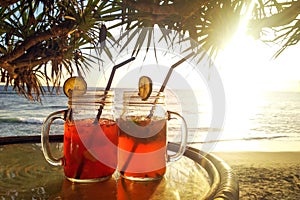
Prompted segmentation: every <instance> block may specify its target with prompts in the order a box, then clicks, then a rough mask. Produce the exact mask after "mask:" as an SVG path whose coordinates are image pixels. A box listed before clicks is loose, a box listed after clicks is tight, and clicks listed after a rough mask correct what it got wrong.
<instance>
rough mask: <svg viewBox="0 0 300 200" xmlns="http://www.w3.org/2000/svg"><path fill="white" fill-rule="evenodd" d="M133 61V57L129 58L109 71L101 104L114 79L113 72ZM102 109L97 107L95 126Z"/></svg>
mask: <svg viewBox="0 0 300 200" xmlns="http://www.w3.org/2000/svg"><path fill="white" fill-rule="evenodd" d="M134 59H135V57H131V58H129V59H128V60H125V61H124V62H122V63H120V64H118V65H115V66H114V67H113V68H112V71H111V74H110V77H109V80H108V82H107V85H106V88H105V91H104V96H103V98H102V102H104V100H105V98H106V94H107V92H108V90H109V89H110V86H111V83H112V81H113V78H114V75H115V72H116V70H117V69H118V68H120V67H122V66H123V65H126V64H127V63H129V62H131V61H133V60H134ZM103 107H104V104H102V103H101V104H100V106H99V109H98V113H97V116H96V118H95V121H94V124H97V123H98V121H99V119H100V117H101V114H102V110H103Z"/></svg>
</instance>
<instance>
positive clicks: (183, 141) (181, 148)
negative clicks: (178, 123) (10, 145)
mask: <svg viewBox="0 0 300 200" xmlns="http://www.w3.org/2000/svg"><path fill="white" fill-rule="evenodd" d="M167 113H168V120H170V119H173V118H172V115H176V116H178V117H179V118H180V119H181V120H182V122H183V130H182V131H181V143H180V146H179V149H178V151H177V153H175V154H174V155H168V162H174V161H177V160H178V159H180V158H181V156H182V155H183V154H184V152H185V148H186V145H187V135H188V131H187V124H186V121H185V119H184V118H183V117H182V116H181V115H180V114H178V113H177V112H173V111H167Z"/></svg>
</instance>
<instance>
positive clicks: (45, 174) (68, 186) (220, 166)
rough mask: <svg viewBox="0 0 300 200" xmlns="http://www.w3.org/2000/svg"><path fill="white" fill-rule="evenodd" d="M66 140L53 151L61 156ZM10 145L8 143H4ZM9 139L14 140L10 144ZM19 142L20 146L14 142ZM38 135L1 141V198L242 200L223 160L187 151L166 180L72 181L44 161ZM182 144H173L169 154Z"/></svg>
mask: <svg viewBox="0 0 300 200" xmlns="http://www.w3.org/2000/svg"><path fill="white" fill-rule="evenodd" d="M60 140H62V137H57V136H55V137H53V138H52V141H53V142H52V143H51V148H52V152H54V153H55V154H56V156H58V157H59V156H61V154H62V147H63V145H62V143H61V141H60ZM5 141H6V142H5ZM8 141H9V142H8ZM14 141H15V142H14ZM38 141H39V136H35V137H31V138H30V137H24V139H22V138H17V139H16V138H11V137H10V138H7V139H6V140H5V139H3V138H1V139H0V162H1V163H0V164H1V166H0V198H2V199H105V200H110V199H117V200H129V199H133V200H140V199H141V200H145V199H152V200H156V199H159V200H163V199H168V200H169V199H188V200H190V199H217V198H218V197H222V199H238V193H239V191H238V181H237V178H236V177H235V175H234V173H233V172H232V171H231V168H230V167H229V166H228V165H227V164H226V163H225V162H224V161H222V160H221V159H220V158H218V157H216V156H214V155H212V154H206V153H205V152H202V151H200V150H197V149H195V148H191V147H188V148H187V150H186V152H185V154H184V157H183V158H182V159H180V160H179V161H177V162H174V163H171V164H169V165H168V166H167V172H166V174H165V176H164V178H163V179H161V180H160V181H153V182H134V181H129V180H125V179H122V178H120V177H119V176H118V174H117V173H115V174H114V175H113V176H112V177H111V178H110V179H109V180H107V181H104V182H98V183H85V184H83V183H80V184H79V183H72V182H70V181H68V180H66V179H65V177H64V175H63V169H62V168H60V167H53V166H50V165H49V164H48V163H47V162H46V161H45V159H44V157H43V154H42V151H41V145H40V143H39V142H38ZM177 149H178V145H177V144H175V143H169V144H168V150H169V151H176V150H177Z"/></svg>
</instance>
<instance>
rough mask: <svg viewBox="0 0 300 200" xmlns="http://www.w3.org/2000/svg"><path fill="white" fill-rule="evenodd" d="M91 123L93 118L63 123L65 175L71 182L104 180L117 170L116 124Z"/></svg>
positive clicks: (108, 121)
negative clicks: (74, 180) (75, 180)
mask: <svg viewBox="0 0 300 200" xmlns="http://www.w3.org/2000/svg"><path fill="white" fill-rule="evenodd" d="M93 122H94V119H85V120H74V121H66V122H65V130H64V172H65V175H66V177H68V178H69V179H71V180H72V179H77V180H89V179H93V180H95V181H96V180H101V179H106V178H109V177H110V176H111V175H112V174H113V173H114V171H115V169H116V167H117V148H116V146H117V143H118V127H117V125H116V122H115V121H113V120H109V119H100V120H99V123H98V124H94V123H93ZM91 181H92V180H91Z"/></svg>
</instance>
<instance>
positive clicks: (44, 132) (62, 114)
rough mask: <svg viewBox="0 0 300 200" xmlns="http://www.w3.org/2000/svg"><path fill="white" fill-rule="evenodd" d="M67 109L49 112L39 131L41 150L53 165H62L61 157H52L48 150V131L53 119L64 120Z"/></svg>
mask: <svg viewBox="0 0 300 200" xmlns="http://www.w3.org/2000/svg"><path fill="white" fill-rule="evenodd" d="M66 113H67V110H61V111H57V112H54V113H51V114H50V115H49V116H48V117H47V118H46V120H45V121H44V123H43V126H42V133H41V143H42V150H43V154H44V157H45V159H46V160H47V162H48V163H49V164H51V165H54V166H62V165H63V159H62V158H54V157H53V155H52V153H51V151H50V144H49V133H50V126H51V125H52V123H53V121H54V120H56V119H62V120H65V116H66Z"/></svg>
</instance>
